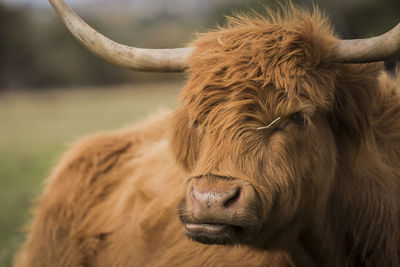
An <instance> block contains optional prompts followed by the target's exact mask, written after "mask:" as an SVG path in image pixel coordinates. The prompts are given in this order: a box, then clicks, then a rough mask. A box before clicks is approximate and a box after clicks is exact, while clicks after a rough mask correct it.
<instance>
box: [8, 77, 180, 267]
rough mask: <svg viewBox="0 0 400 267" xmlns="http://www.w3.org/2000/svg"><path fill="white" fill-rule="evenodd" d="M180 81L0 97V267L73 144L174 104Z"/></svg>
mask: <svg viewBox="0 0 400 267" xmlns="http://www.w3.org/2000/svg"><path fill="white" fill-rule="evenodd" d="M181 86H182V85H181V83H180V82H168V83H154V84H153V83H150V84H141V85H129V86H128V85H127V86H120V87H115V88H96V89H93V88H74V89H73V90H62V89H58V90H48V91H39V92H32V91H30V92H17V93H2V94H0V266H2V267H7V266H11V262H12V257H13V254H14V253H15V250H16V249H17V248H18V246H19V245H20V243H21V241H22V240H23V238H24V235H23V231H22V229H23V227H24V225H25V224H26V223H27V221H28V219H29V218H30V217H31V216H30V213H29V210H30V209H31V208H32V202H33V201H34V200H35V198H36V197H37V196H38V195H39V194H40V192H41V191H42V190H43V187H44V183H43V182H44V180H45V179H46V177H47V176H48V174H49V173H50V171H51V169H52V167H53V166H54V165H55V164H56V163H57V160H58V158H59V157H60V155H61V153H62V152H64V151H65V150H66V149H67V148H68V145H69V144H70V143H72V142H74V141H75V140H77V139H79V138H81V137H83V136H86V135H89V134H91V133H95V132H99V131H107V130H113V129H118V128H120V127H123V126H124V125H127V124H130V123H132V122H134V121H137V120H138V119H140V118H145V117H146V114H149V113H152V112H154V111H157V110H158V109H160V108H163V107H164V108H171V107H174V106H175V104H176V99H177V95H178V93H179V90H180V88H181Z"/></svg>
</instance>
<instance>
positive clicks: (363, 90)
mask: <svg viewBox="0 0 400 267" xmlns="http://www.w3.org/2000/svg"><path fill="white" fill-rule="evenodd" d="M381 70H382V64H379V63H376V64H357V65H356V64H354V65H346V64H344V65H342V66H341V75H339V77H338V78H337V81H336V91H335V99H334V102H333V106H332V114H331V116H330V121H331V127H332V130H333V132H334V133H335V135H336V136H337V137H340V138H341V139H343V138H346V139H349V138H350V140H349V141H351V142H352V143H353V144H360V142H363V141H366V139H368V137H370V136H372V127H371V123H372V119H373V118H372V116H373V112H374V110H373V108H374V106H375V103H376V97H377V92H378V91H379V89H378V87H379V82H378V77H379V74H380V72H381Z"/></svg>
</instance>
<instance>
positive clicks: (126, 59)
mask: <svg viewBox="0 0 400 267" xmlns="http://www.w3.org/2000/svg"><path fill="white" fill-rule="evenodd" d="M49 2H50V3H51V5H52V6H53V8H54V9H55V10H56V12H57V13H58V14H59V15H60V17H61V19H62V20H63V22H64V24H65V25H66V26H67V28H68V29H69V31H70V32H71V33H72V34H73V35H74V36H75V38H76V39H77V40H78V41H79V42H81V43H82V44H83V45H84V46H85V47H86V48H87V49H89V50H90V51H91V52H92V53H93V54H95V55H97V56H98V57H100V58H103V59H105V60H107V61H109V62H111V63H113V64H115V65H117V66H120V67H123V68H127V69H132V70H136V71H151V72H181V71H184V70H185V69H186V65H185V60H186V58H187V57H188V56H189V55H190V53H191V52H192V51H193V48H175V49H145V48H136V47H130V46H126V45H122V44H119V43H116V42H114V41H112V40H110V39H108V38H107V37H105V36H104V35H102V34H100V33H99V32H97V31H96V30H94V29H93V28H92V27H90V26H89V25H88V24H86V23H85V22H84V21H83V20H82V19H81V18H80V17H79V16H78V15H77V14H76V13H75V12H74V11H72V10H71V9H70V8H69V7H68V6H67V5H66V4H65V2H64V1H63V0H49Z"/></svg>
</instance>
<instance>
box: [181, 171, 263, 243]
mask: <svg viewBox="0 0 400 267" xmlns="http://www.w3.org/2000/svg"><path fill="white" fill-rule="evenodd" d="M258 203H259V201H257V194H256V192H255V190H254V188H253V187H252V186H251V185H250V184H249V183H248V182H246V181H244V180H241V179H235V178H228V177H224V176H216V175H203V176H197V177H194V178H192V179H190V181H189V183H188V186H187V190H186V195H185V199H184V200H183V201H182V203H181V206H180V210H179V215H180V219H181V221H182V223H183V225H184V227H185V234H186V235H187V236H189V237H190V238H192V239H194V240H196V241H199V242H202V243H207V244H227V243H236V242H237V241H239V240H240V239H241V238H242V237H241V236H242V235H245V233H246V232H247V231H248V230H249V229H254V228H257V226H258V222H259V221H260V216H259V212H258V211H259V210H260V209H259V208H257V205H258Z"/></svg>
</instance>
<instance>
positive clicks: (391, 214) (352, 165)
mask: <svg viewBox="0 0 400 267" xmlns="http://www.w3.org/2000/svg"><path fill="white" fill-rule="evenodd" d="M362 149H363V148H362ZM339 152H340V151H339ZM338 155H340V153H339V154H338ZM342 155H349V156H348V157H349V158H345V157H343V156H342V157H339V162H338V168H337V170H338V171H337V175H336V178H335V184H334V186H333V190H332V194H331V197H330V203H329V208H328V209H327V213H326V215H325V218H322V217H323V216H321V218H320V219H319V221H318V218H316V221H315V222H311V223H310V224H309V225H308V226H307V227H305V229H304V230H303V231H302V232H301V233H300V235H299V244H300V248H299V247H297V249H295V250H294V251H293V252H292V253H291V254H292V257H293V260H294V261H295V262H296V263H297V265H298V266H306V265H307V264H308V265H309V263H307V260H308V259H312V261H313V263H314V265H315V266H398V264H399V260H400V259H399V257H400V256H399V255H400V250H399V247H400V244H399V243H400V240H399V236H398V235H399V228H400V225H399V218H400V217H399V212H398V208H399V207H398V206H397V204H396V200H397V198H398V196H399V193H400V192H399V189H398V188H396V187H394V185H396V182H394V181H395V180H396V179H399V177H398V174H397V173H395V172H394V171H393V169H394V168H391V166H388V164H391V163H390V162H387V161H388V159H386V158H385V156H383V157H382V155H377V154H376V153H374V151H371V150H369V151H361V152H360V153H356V154H355V153H343V154H342ZM354 155H356V156H355V157H354ZM350 157H351V158H350ZM393 164H397V163H393ZM355 189H356V190H355ZM302 250H303V251H304V254H305V255H302ZM309 266H310V265H309ZM311 266H312V265H311Z"/></svg>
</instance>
